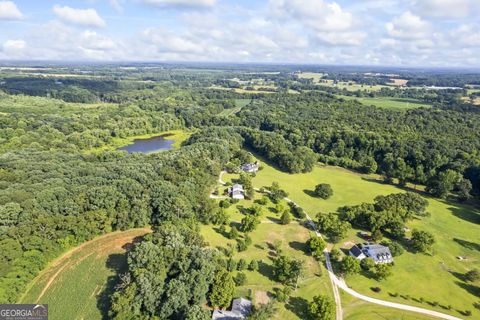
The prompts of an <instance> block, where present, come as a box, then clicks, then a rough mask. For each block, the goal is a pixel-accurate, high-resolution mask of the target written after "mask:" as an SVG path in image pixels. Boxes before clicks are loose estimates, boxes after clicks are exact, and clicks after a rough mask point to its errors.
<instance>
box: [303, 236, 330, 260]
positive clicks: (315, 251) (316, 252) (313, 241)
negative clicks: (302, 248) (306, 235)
mask: <svg viewBox="0 0 480 320" xmlns="http://www.w3.org/2000/svg"><path fill="white" fill-rule="evenodd" d="M307 245H308V247H309V248H310V252H311V253H312V256H313V257H314V258H315V259H317V260H319V259H321V258H322V257H323V250H325V248H326V247H327V244H326V243H325V241H324V240H323V239H322V238H320V237H317V236H312V237H310V239H308V241H307Z"/></svg>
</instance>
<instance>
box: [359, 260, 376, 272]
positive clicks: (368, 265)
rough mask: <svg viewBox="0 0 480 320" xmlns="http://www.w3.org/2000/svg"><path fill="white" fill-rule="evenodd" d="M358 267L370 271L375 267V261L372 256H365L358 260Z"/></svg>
mask: <svg viewBox="0 0 480 320" xmlns="http://www.w3.org/2000/svg"><path fill="white" fill-rule="evenodd" d="M360 267H362V269H363V270H365V271H370V270H372V269H373V268H375V261H373V259H372V258H365V259H363V260H362V261H360Z"/></svg>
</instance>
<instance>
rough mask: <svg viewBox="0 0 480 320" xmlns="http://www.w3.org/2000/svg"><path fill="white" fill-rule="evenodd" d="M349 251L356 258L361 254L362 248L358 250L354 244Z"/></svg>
mask: <svg viewBox="0 0 480 320" xmlns="http://www.w3.org/2000/svg"><path fill="white" fill-rule="evenodd" d="M350 253H351V254H352V255H353V256H354V257H356V258H358V257H359V256H361V255H362V254H363V252H362V250H360V248H359V247H357V245H354V246H353V247H351V248H350Z"/></svg>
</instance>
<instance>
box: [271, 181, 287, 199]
mask: <svg viewBox="0 0 480 320" xmlns="http://www.w3.org/2000/svg"><path fill="white" fill-rule="evenodd" d="M268 190H269V191H270V193H269V195H270V199H272V201H273V202H274V203H278V202H279V201H280V200H282V199H283V198H285V197H288V193H286V192H285V191H284V190H282V189H280V185H279V184H278V182H276V181H274V182H272V185H271V186H270V187H269V188H268Z"/></svg>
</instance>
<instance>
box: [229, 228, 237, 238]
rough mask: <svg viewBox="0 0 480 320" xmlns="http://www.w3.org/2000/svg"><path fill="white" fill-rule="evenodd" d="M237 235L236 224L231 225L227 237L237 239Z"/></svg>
mask: <svg viewBox="0 0 480 320" xmlns="http://www.w3.org/2000/svg"><path fill="white" fill-rule="evenodd" d="M238 237H239V234H238V230H237V227H236V226H233V227H232V228H231V229H230V233H229V234H228V238H229V239H232V240H235V239H238Z"/></svg>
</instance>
